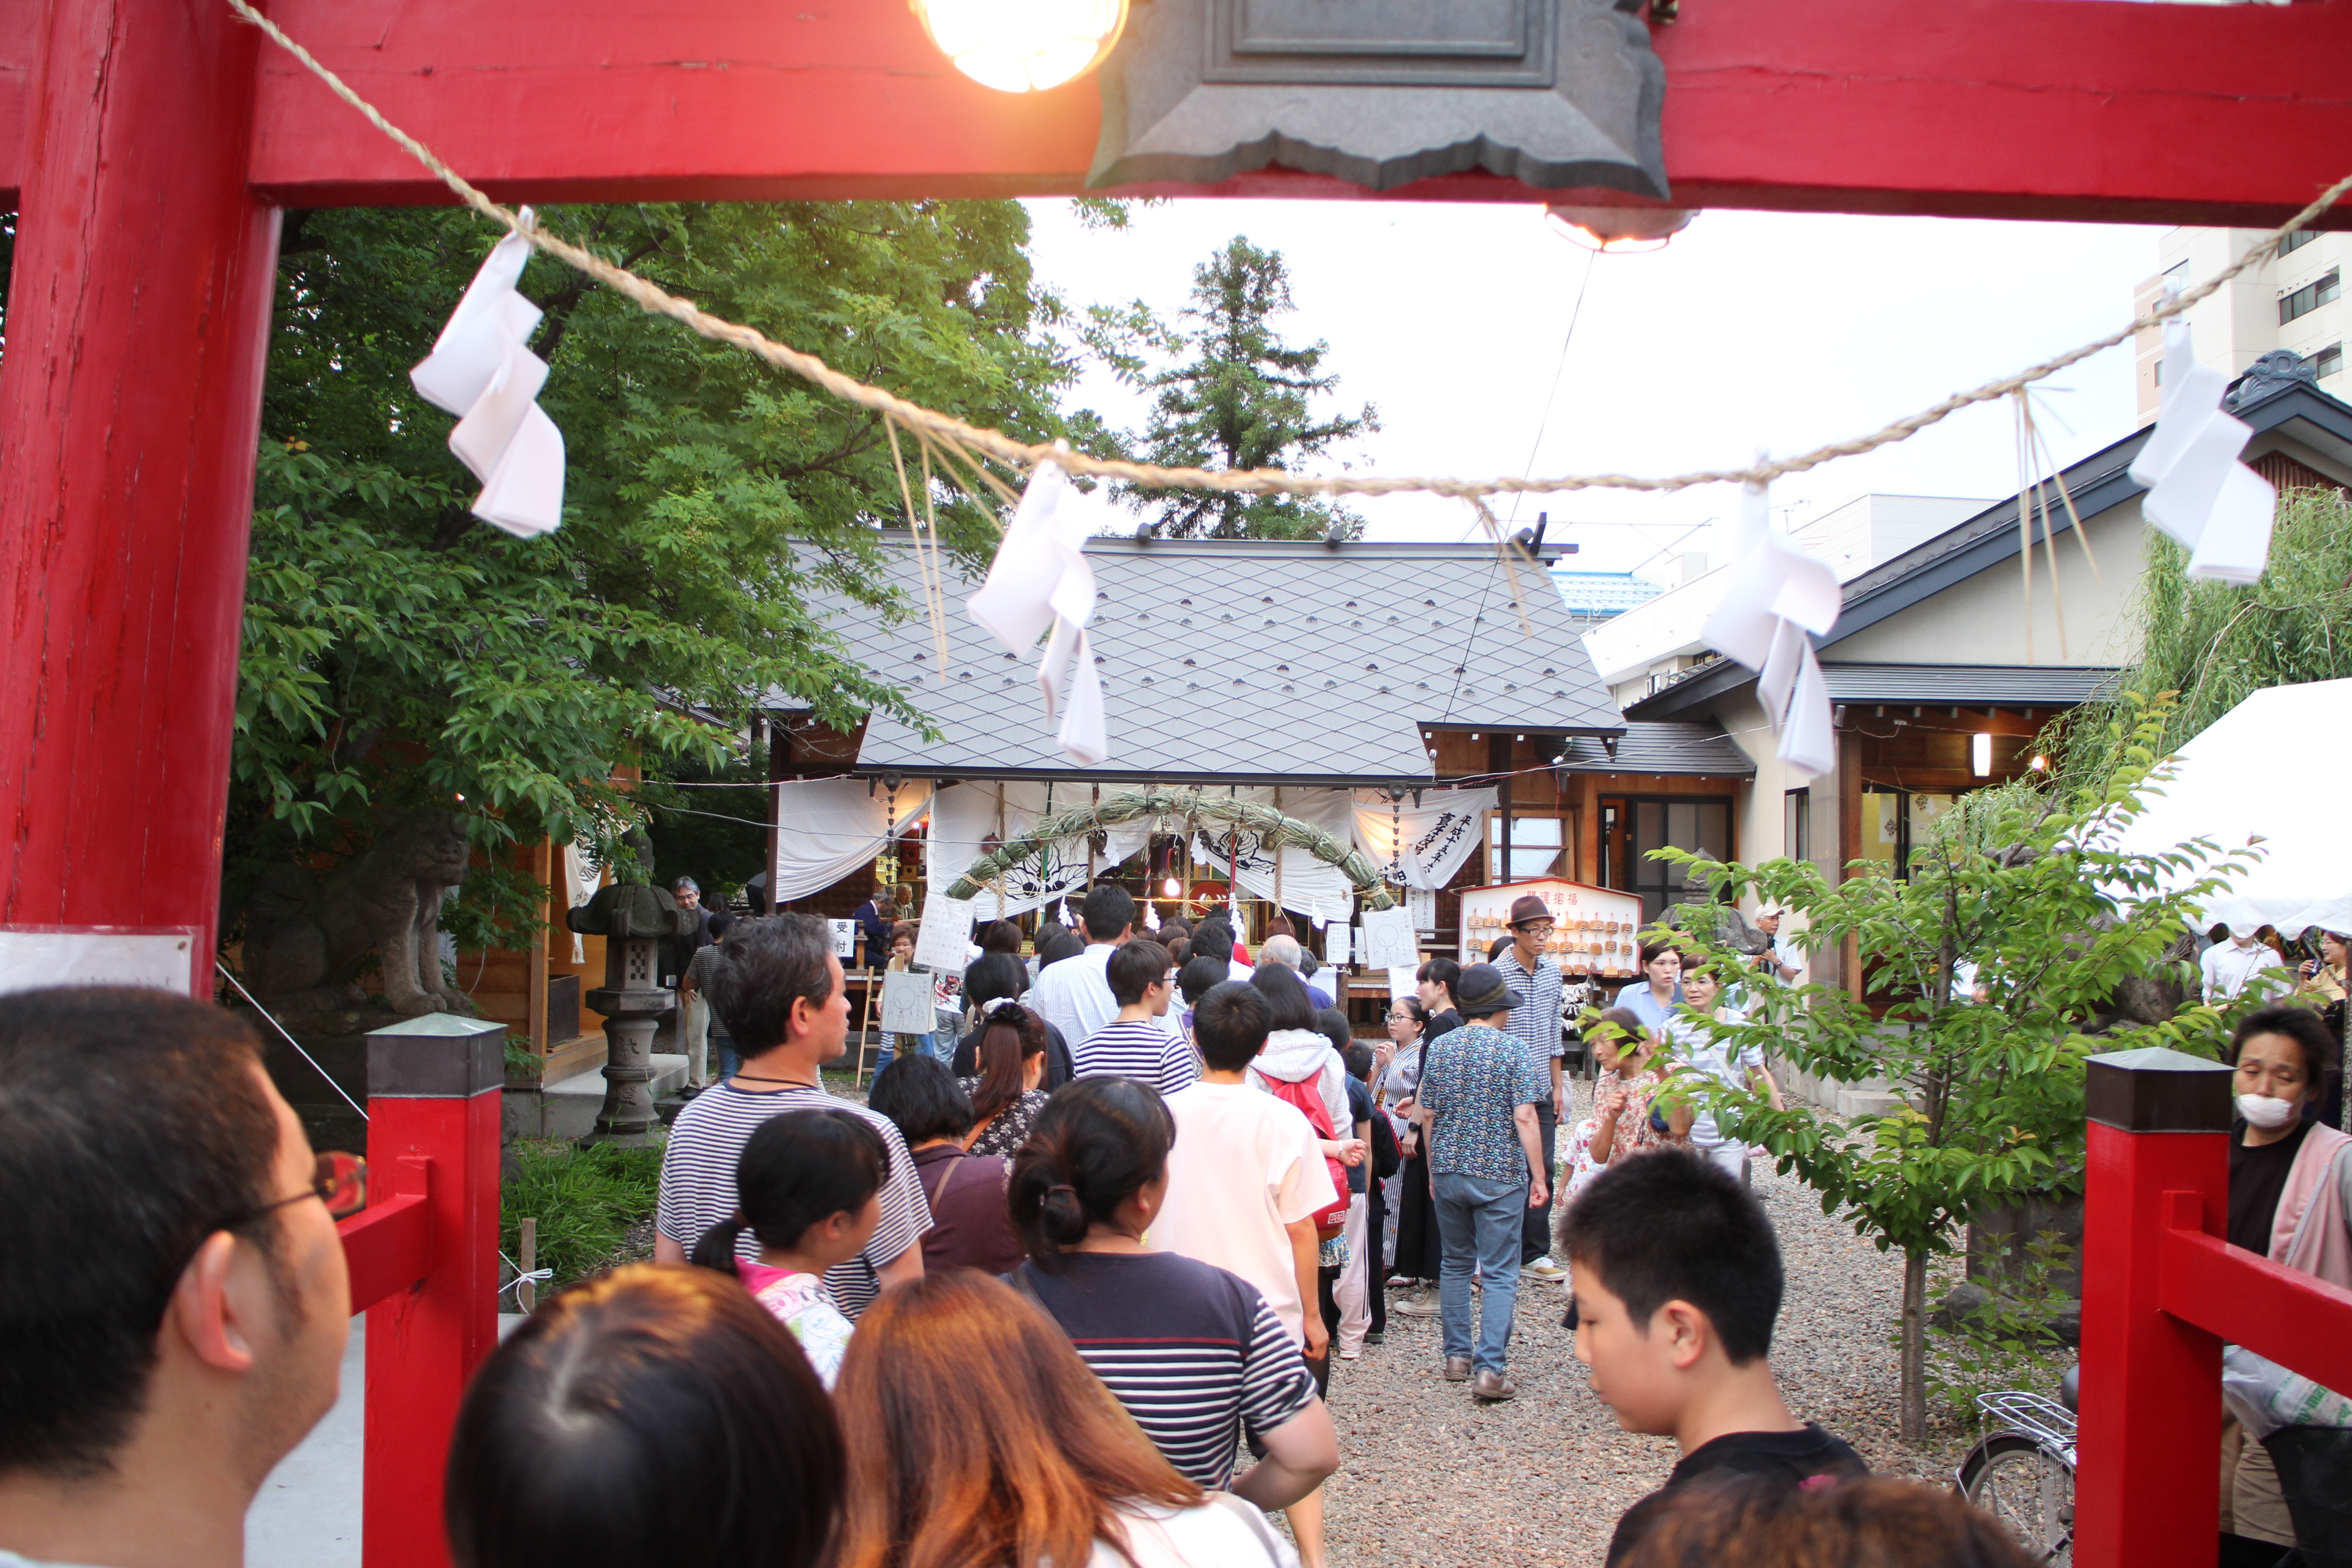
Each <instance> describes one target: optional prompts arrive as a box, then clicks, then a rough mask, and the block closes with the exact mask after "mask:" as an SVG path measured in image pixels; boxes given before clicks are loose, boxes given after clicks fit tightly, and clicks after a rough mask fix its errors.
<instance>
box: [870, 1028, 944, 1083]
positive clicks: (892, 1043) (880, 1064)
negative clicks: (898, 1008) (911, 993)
mask: <svg viewBox="0 0 2352 1568" xmlns="http://www.w3.org/2000/svg"><path fill="white" fill-rule="evenodd" d="M900 1046H904V1047H907V1048H908V1050H909V1051H919V1052H921V1053H922V1054H923V1055H925V1056H931V1057H940V1060H941V1061H950V1060H952V1059H953V1058H954V1055H955V1042H954V1041H952V1040H950V1041H949V1042H948V1054H947V1055H946V1056H940V1046H939V1036H938V1034H937V1033H936V1032H934V1033H932V1034H929V1035H885V1036H883V1037H882V1054H881V1055H880V1056H878V1057H876V1058H874V1074H875V1076H876V1077H877V1078H879V1077H880V1076H881V1074H882V1069H883V1068H887V1067H888V1066H889V1065H890V1064H891V1063H892V1062H894V1061H896V1060H898V1047H900Z"/></svg>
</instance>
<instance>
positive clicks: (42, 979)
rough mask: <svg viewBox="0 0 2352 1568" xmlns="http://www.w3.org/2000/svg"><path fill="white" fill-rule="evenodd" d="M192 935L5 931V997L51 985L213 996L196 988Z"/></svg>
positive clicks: (0, 981)
mask: <svg viewBox="0 0 2352 1568" xmlns="http://www.w3.org/2000/svg"><path fill="white" fill-rule="evenodd" d="M194 940H195V933H194V931H188V930H180V931H108V930H104V929H97V930H90V929H85V930H81V931H71V930H63V931H60V930H50V931H22V930H18V931H5V930H0V994H5V993H6V992H10V991H32V990H36V989H38V988H39V987H41V986H45V985H138V986H143V987H145V988H147V989H148V990H151V991H176V992H178V993H179V994H181V995H183V996H186V995H189V994H192V993H193V994H210V987H209V986H207V987H204V988H203V989H202V990H201V991H199V990H197V988H196V984H195V982H196V975H195V968H194V960H193V958H192V957H191V955H190V950H191V947H192V945H193V944H194Z"/></svg>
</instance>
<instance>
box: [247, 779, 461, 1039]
mask: <svg viewBox="0 0 2352 1568" xmlns="http://www.w3.org/2000/svg"><path fill="white" fill-rule="evenodd" d="M470 857H471V850H470V848H469V847H468V846H467V841H466V827H465V824H464V823H462V822H461V821H459V820H458V818H457V816H455V815H453V814H451V813H449V812H446V811H407V812H391V813H387V814H386V815H385V816H384V818H383V831H382V832H381V833H380V834H378V836H377V837H376V841H375V843H374V845H373V847H370V848H369V849H368V851H367V852H366V853H365V854H363V855H362V856H360V857H359V858H357V859H354V860H352V861H350V862H348V863H346V864H345V865H343V866H341V867H339V868H337V869H335V870H334V871H332V872H331V873H329V874H328V876H327V878H326V879H325V880H324V881H323V882H322V881H321V880H320V879H319V878H317V877H315V876H313V875H312V874H311V873H310V871H309V870H308V869H306V868H303V867H300V866H279V867H277V868H273V869H271V870H270V871H268V872H267V873H265V874H264V875H263V877H262V879H261V880H260V882H259V883H258V884H257V886H256V887H255V889H254V892H253V898H252V900H251V902H250V903H249V904H248V905H247V910H246V936H245V971H246V973H247V976H248V977H249V978H250V980H251V982H252V984H253V989H254V994H255V995H256V996H257V997H258V998H259V999H260V1000H261V1002H262V1003H263V1005H266V1006H268V1007H269V1008H270V1009H271V1010H272V1011H274V1012H287V1013H307V1012H327V1011H332V1010H335V1009H340V1008H346V1007H355V1006H361V1005H365V1003H366V1001H367V995H366V993H365V992H363V991H362V990H361V989H360V988H359V986H358V985H356V984H353V982H354V981H355V980H356V979H357V977H358V974H359V970H360V965H361V963H362V961H364V960H365V959H366V957H367V955H368V953H369V952H375V953H377V954H379V955H380V957H381V959H382V962H383V994H384V999H385V1001H386V1002H387V1003H389V1004H390V1005H391V1007H392V1010H393V1011H394V1012H395V1013H399V1014H401V1015H403V1016H407V1017H415V1016H419V1015H421V1014H425V1013H471V1012H472V1011H473V1010H474V1005H473V1004H472V1003H471V1002H470V1001H468V1000H467V998H466V996H465V995H464V994H461V993H458V992H456V991H452V990H450V989H449V988H448V986H447V985H446V984H445V983H444V982H443V980H442V978H441V943H440V938H439V935H438V931H437V930H436V928H437V926H438V925H439V922H440V918H441V900H442V895H443V894H444V893H445V892H446V890H447V889H451V888H454V887H456V886H457V884H458V883H460V882H462V881H464V880H465V879H466V868H467V861H468V859H469V858H470Z"/></svg>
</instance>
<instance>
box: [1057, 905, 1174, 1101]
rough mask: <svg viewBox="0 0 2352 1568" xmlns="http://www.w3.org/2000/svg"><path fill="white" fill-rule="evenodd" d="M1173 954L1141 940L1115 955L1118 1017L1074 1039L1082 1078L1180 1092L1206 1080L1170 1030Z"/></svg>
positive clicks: (1073, 1056) (1109, 974)
mask: <svg viewBox="0 0 2352 1568" xmlns="http://www.w3.org/2000/svg"><path fill="white" fill-rule="evenodd" d="M1168 968H1169V962H1168V950H1167V949H1166V948H1164V947H1162V946H1160V944H1159V943H1158V942H1148V941H1145V940H1144V939H1143V938H1141V937H1137V938H1134V939H1132V940H1130V941H1129V942H1127V943H1126V944H1125V945H1124V946H1122V947H1120V948H1118V950H1116V951H1115V952H1112V954H1111V955H1110V963H1109V964H1108V966H1107V967H1106V968H1105V970H1104V972H1103V973H1104V976H1105V978H1107V979H1108V981H1109V982H1110V994H1111V996H1112V997H1113V999H1115V1000H1116V1001H1117V1002H1118V1017H1116V1018H1114V1019H1112V1020H1111V1021H1110V1022H1109V1023H1108V1024H1105V1025H1104V1026H1102V1027H1101V1028H1099V1029H1097V1030H1096V1031H1095V1032H1094V1033H1093V1034H1091V1035H1088V1036H1087V1037H1086V1038H1085V1039H1084V1040H1083V1041H1073V1042H1072V1044H1071V1047H1070V1060H1071V1064H1072V1067H1073V1068H1074V1069H1075V1072H1076V1076H1077V1077H1079V1078H1113V1077H1116V1078H1131V1079H1137V1080H1138V1081H1139V1082H1143V1083H1148V1084H1150V1086H1151V1087H1152V1088H1154V1089H1158V1090H1159V1091H1160V1093H1161V1094H1174V1093H1175V1092H1176V1091H1177V1090H1178V1089H1182V1088H1184V1087H1185V1086H1186V1085H1187V1084H1190V1083H1191V1082H1192V1080H1193V1079H1196V1078H1198V1077H1200V1076H1201V1075H1200V1069H1199V1068H1197V1067H1196V1066H1195V1065H1194V1063H1193V1060H1192V1047H1190V1046H1188V1045H1186V1044H1185V1043H1184V1042H1183V1040H1182V1039H1181V1037H1177V1036H1175V1035H1171V1034H1170V1033H1169V1031H1168V1026H1167V1015H1168V1000H1169V997H1170V995H1171V993H1172V992H1173V990H1174V987H1173V986H1172V985H1171V984H1170V983H1169V979H1168Z"/></svg>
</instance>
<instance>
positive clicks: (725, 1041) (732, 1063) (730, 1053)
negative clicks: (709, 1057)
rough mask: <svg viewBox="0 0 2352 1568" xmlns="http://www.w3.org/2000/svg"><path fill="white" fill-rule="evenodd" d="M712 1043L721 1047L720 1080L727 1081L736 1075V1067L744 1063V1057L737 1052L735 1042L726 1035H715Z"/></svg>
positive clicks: (711, 1039) (711, 1040) (711, 1038)
mask: <svg viewBox="0 0 2352 1568" xmlns="http://www.w3.org/2000/svg"><path fill="white" fill-rule="evenodd" d="M710 1043H711V1044H712V1045H714V1046H717V1047H719V1082H721V1083H725V1082H726V1081H727V1080H728V1079H730V1078H733V1077H734V1076H735V1069H736V1068H740V1067H741V1066H742V1065H743V1058H742V1057H741V1056H740V1055H739V1054H737V1052H736V1049H735V1042H734V1041H733V1040H731V1039H730V1038H728V1037H726V1036H725V1035H713V1036H712V1037H710Z"/></svg>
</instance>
